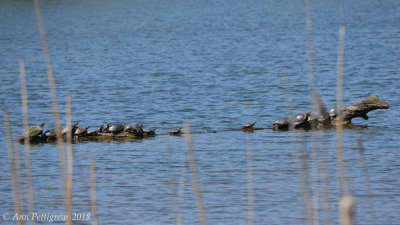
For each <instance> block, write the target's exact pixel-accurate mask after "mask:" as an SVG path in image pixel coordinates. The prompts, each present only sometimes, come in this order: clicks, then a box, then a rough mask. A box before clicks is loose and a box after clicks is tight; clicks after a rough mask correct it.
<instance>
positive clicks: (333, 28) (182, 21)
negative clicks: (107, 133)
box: [0, 0, 400, 224]
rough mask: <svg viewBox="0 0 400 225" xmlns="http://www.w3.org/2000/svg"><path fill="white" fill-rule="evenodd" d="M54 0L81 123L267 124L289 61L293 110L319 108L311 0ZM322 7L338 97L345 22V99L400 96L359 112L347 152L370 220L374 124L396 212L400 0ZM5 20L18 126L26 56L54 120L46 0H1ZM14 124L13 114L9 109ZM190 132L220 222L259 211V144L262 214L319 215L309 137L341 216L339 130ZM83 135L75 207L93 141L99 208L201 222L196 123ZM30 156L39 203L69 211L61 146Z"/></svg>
mask: <svg viewBox="0 0 400 225" xmlns="http://www.w3.org/2000/svg"><path fill="white" fill-rule="evenodd" d="M41 6H42V13H43V20H44V25H45V29H46V34H47V40H48V44H49V48H50V54H51V59H52V65H53V69H54V72H55V81H56V88H57V97H58V101H59V103H60V111H61V114H62V118H63V121H65V96H66V95H67V94H70V95H71V98H72V111H73V120H74V121H80V124H81V125H82V126H85V125H90V126H92V127H95V126H98V125H100V124H101V123H102V122H104V121H108V122H115V123H116V122H127V123H131V122H142V123H144V124H145V126H149V127H153V126H156V127H157V128H158V129H157V133H158V134H166V133H167V132H168V131H169V130H170V129H172V128H176V127H180V126H182V122H183V121H184V120H187V121H190V128H191V130H192V131H209V130H217V131H218V130H227V129H235V128H240V126H241V125H242V124H245V123H248V122H252V121H255V120H256V121H257V124H256V126H257V127H265V128H268V127H272V125H271V124H272V122H273V121H274V120H275V119H279V118H282V117H285V116H286V115H287V111H286V108H285V97H284V96H285V91H284V89H283V86H282V73H286V74H287V76H288V80H289V88H290V97H291V103H292V108H293V111H294V112H303V111H310V110H311V106H310V99H309V92H308V80H307V55H306V46H307V44H306V28H305V21H306V18H305V14H306V13H305V4H304V2H303V1H256V0H254V1H240V2H231V1H168V2H165V1H123V0H119V1H113V2H109V1H90V0H88V1H43V2H42V3H41ZM312 19H313V21H312V22H313V37H312V38H313V43H312V44H313V59H314V61H313V65H314V68H313V69H314V76H315V82H316V88H317V90H318V91H319V93H320V94H321V95H322V98H323V100H324V102H325V104H326V106H327V107H331V106H333V105H335V104H336V102H335V99H336V70H337V66H336V64H337V46H338V27H339V25H340V24H344V25H345V28H346V38H345V70H344V72H345V75H344V87H343V89H344V104H345V105H348V104H351V103H353V102H356V101H359V100H361V99H363V98H365V97H367V96H369V95H373V94H376V95H379V96H380V98H381V99H383V100H386V101H388V102H389V104H390V108H389V109H388V110H376V111H372V112H370V113H369V116H370V119H369V120H368V121H365V120H363V119H360V118H357V119H354V120H353V122H354V124H355V126H353V127H352V128H351V129H346V130H345V131H344V149H345V152H344V158H345V160H344V164H345V170H346V175H347V177H348V181H349V186H350V191H351V194H352V195H353V196H354V197H355V200H356V219H355V222H356V224H371V223H372V222H371V221H372V213H371V212H370V209H371V207H370V206H369V199H368V194H370V193H369V191H368V189H367V187H368V186H367V185H366V182H365V174H364V172H363V170H362V169H361V167H360V160H359V155H358V152H357V147H356V137H357V135H360V136H361V138H362V140H363V145H364V148H365V157H366V163H367V165H368V172H369V179H370V182H369V185H370V187H371V194H372V195H373V197H374V198H373V200H374V205H375V210H376V220H377V222H378V224H398V221H399V216H398V211H399V209H400V198H399V197H400V191H399V185H400V182H399V176H400V164H399V161H398V160H397V159H398V158H399V157H400V152H399V149H400V148H399V146H400V138H399V137H400V135H399V134H400V130H399V127H400V119H399V118H400V117H399V111H400V98H399V97H398V87H399V85H400V81H399V80H400V74H399V70H398V68H399V65H400V56H399V54H398V49H399V47H400V28H399V26H398V24H399V22H400V2H398V1H395V0H390V1H368V2H366V1H365V2H359V1H346V2H343V3H339V2H338V3H337V2H330V1H315V2H314V1H313V2H312ZM0 20H1V21H2V22H1V23H0V31H1V32H0V46H1V48H0V81H1V85H0V93H1V94H0V104H2V105H5V106H7V107H8V109H9V111H10V112H11V115H10V116H11V125H12V127H11V128H12V130H13V131H12V133H13V135H14V138H16V137H17V136H18V135H19V134H20V133H21V131H22V112H21V104H20V101H21V100H20V81H19V75H18V74H19V68H18V60H19V59H20V58H24V59H25V65H26V73H27V88H28V100H29V119H30V123H31V124H32V125H36V124H39V123H40V121H42V120H45V121H46V122H47V124H46V128H48V127H52V126H54V122H53V115H52V108H51V103H50V91H49V85H48V81H47V75H46V67H45V63H44V55H43V51H42V45H41V41H40V36H39V32H38V27H37V22H36V16H35V11H34V8H33V3H32V2H31V1H1V2H0ZM0 124H1V125H2V127H4V125H3V120H1V122H0ZM0 135H1V136H4V129H0ZM302 136H303V138H302ZM192 138H193V148H194V150H195V157H196V163H197V170H198V177H199V184H200V189H201V193H202V197H203V203H204V207H205V213H206V216H207V220H208V222H209V223H210V224H245V223H247V216H248V202H247V199H248V197H247V196H248V183H249V182H248V173H247V166H248V162H247V161H246V158H247V156H248V155H250V156H251V158H252V160H251V166H252V172H251V173H252V176H251V180H252V187H253V195H254V207H253V209H254V222H255V224H301V223H305V213H304V212H305V203H304V201H303V199H302V198H301V193H302V192H301V187H302V185H301V183H299V177H298V176H297V175H296V168H300V165H297V164H296V160H295V159H296V156H298V154H299V149H301V148H300V144H296V143H298V142H301V140H304V143H305V146H307V152H308V155H309V162H310V164H309V166H310V167H311V166H313V165H316V163H315V162H316V161H315V160H314V161H313V160H312V157H311V148H312V147H313V146H314V147H317V148H319V152H320V153H319V160H318V166H319V168H320V173H321V174H320V179H321V177H327V179H328V182H327V183H326V185H327V187H328V188H325V189H324V188H323V183H321V182H320V183H318V190H319V192H318V196H319V206H320V208H321V209H320V211H319V215H320V222H324V221H325V217H324V210H323V208H324V204H323V203H324V201H323V199H324V198H323V193H322V191H323V190H328V191H329V194H328V200H329V202H330V208H329V210H330V211H329V212H330V217H331V218H332V221H333V223H335V224H337V223H339V221H338V214H337V211H338V209H337V202H338V196H339V184H338V180H337V169H336V168H337V166H336V151H335V148H336V131H335V130H324V131H310V132H305V133H304V134H302V133H301V132H296V133H295V134H294V139H293V140H294V141H295V142H296V143H295V144H292V143H291V138H290V134H289V132H276V131H273V130H272V129H265V130H258V131H255V132H253V133H244V132H238V131H236V132H222V133H215V134H212V133H208V134H195V135H192ZM0 146H1V149H3V154H1V155H0V165H1V166H0V174H1V176H0V177H1V182H0V193H1V196H2V198H1V199H0V206H1V207H0V213H11V212H12V211H13V201H12V191H11V182H10V172H9V164H8V155H7V153H6V139H5V137H4V138H0ZM19 148H20V149H21V150H22V151H23V146H22V145H19ZM73 151H74V177H73V185H74V186H73V211H74V212H76V213H89V212H90V195H89V193H90V192H89V185H90V183H89V158H90V156H94V158H95V161H96V182H97V183H96V185H97V208H98V212H99V222H100V223H101V224H171V223H174V221H175V218H176V216H177V215H181V216H182V222H183V223H184V224H199V223H200V220H199V217H198V213H197V208H196V201H195V197H194V193H193V188H192V180H191V173H190V169H189V168H186V167H185V165H187V163H188V155H187V146H186V142H185V139H184V137H170V136H168V135H159V136H156V137H154V138H147V139H143V140H128V141H118V140H115V141H98V142H77V143H75V144H74V145H73ZM22 158H23V159H24V154H23V155H22ZM31 158H32V162H33V164H32V172H33V182H34V193H35V194H34V199H35V211H36V212H41V213H51V214H62V213H63V209H64V207H63V199H62V189H61V179H60V164H59V158H58V151H57V147H56V146H55V144H38V145H34V146H32V148H31ZM312 162H313V163H312ZM24 168H25V167H24ZM310 169H311V168H310ZM23 172H25V170H23ZM310 173H311V172H310ZM324 174H325V175H324ZM183 178H184V183H183V187H184V188H183V199H182V202H181V204H182V205H181V207H179V198H178V197H177V196H178V192H179V181H180V180H182V179H183ZM25 180H26V179H25ZM313 184H314V187H315V182H314V183H313ZM24 188H25V191H26V190H27V185H26V184H25V185H24ZM314 190H316V189H315V188H314ZM314 193H315V192H314ZM26 199H27V196H25V200H26ZM0 221H1V223H5V221H3V220H0ZM78 224H84V221H81V222H80V223H78Z"/></svg>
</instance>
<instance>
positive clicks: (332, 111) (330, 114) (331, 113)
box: [328, 107, 340, 118]
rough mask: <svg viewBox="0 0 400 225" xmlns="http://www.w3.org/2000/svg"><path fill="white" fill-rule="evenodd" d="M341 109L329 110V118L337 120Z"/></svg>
mask: <svg viewBox="0 0 400 225" xmlns="http://www.w3.org/2000/svg"><path fill="white" fill-rule="evenodd" d="M339 111H340V109H339V108H338V107H333V108H331V109H330V110H329V112H328V113H329V116H330V117H331V118H335V117H336V116H337V114H338V113H339Z"/></svg>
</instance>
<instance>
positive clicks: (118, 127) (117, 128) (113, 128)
mask: <svg viewBox="0 0 400 225" xmlns="http://www.w3.org/2000/svg"><path fill="white" fill-rule="evenodd" d="M125 125H126V124H125V123H124V124H112V125H109V126H108V129H107V131H108V132H110V133H114V134H116V133H121V132H122V131H124V128H125Z"/></svg>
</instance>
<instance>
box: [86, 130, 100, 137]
mask: <svg viewBox="0 0 400 225" xmlns="http://www.w3.org/2000/svg"><path fill="white" fill-rule="evenodd" d="M98 133H99V132H98V131H97V130H87V131H86V136H97V134H98Z"/></svg>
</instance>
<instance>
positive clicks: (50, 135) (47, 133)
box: [43, 129, 57, 140]
mask: <svg viewBox="0 0 400 225" xmlns="http://www.w3.org/2000/svg"><path fill="white" fill-rule="evenodd" d="M43 135H44V137H45V138H47V140H54V139H56V138H57V131H56V130H55V129H51V130H46V131H45V132H44V134H43Z"/></svg>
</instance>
